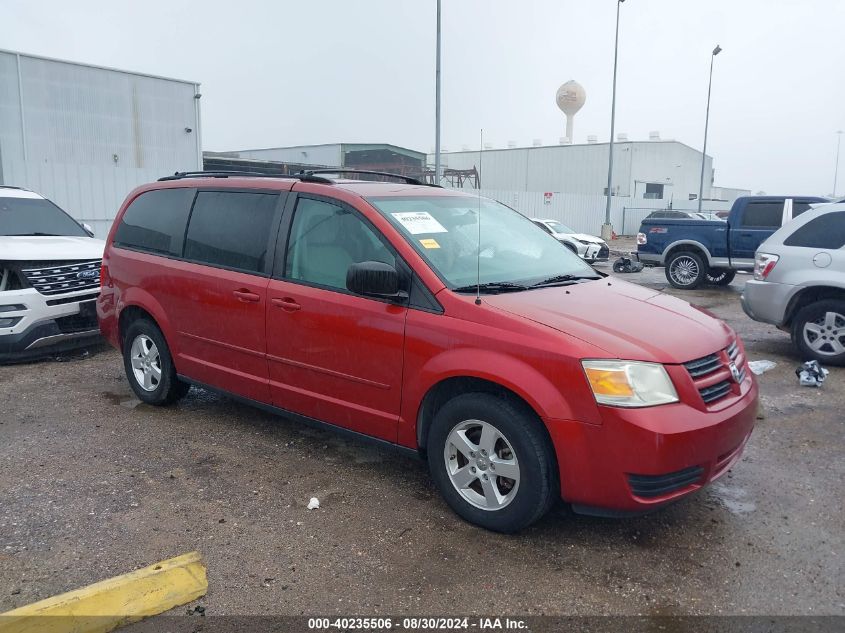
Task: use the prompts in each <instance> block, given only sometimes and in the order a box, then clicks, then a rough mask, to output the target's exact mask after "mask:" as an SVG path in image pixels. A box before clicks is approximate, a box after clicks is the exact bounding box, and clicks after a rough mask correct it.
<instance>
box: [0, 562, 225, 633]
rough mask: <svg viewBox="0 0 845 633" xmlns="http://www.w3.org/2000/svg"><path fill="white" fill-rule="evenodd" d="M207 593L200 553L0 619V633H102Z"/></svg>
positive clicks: (102, 583) (48, 599)
mask: <svg viewBox="0 0 845 633" xmlns="http://www.w3.org/2000/svg"><path fill="white" fill-rule="evenodd" d="M206 591H208V580H207V579H206V575H205V564H204V563H203V561H202V556H200V554H199V552H190V553H189V554H183V555H182V556H177V557H176V558H170V559H168V560H165V561H162V562H160V563H156V564H155V565H150V566H149V567H144V568H143V569H138V570H136V571H132V572H129V573H128V574H123V575H122V576H116V577H115V578H109V579H108V580H103V581H101V582H97V583H94V584H93V585H88V586H87V587H83V588H82V589H76V590H74V591H69V592H68V593H63V594H61V595H58V596H53V597H52V598H47V599H45V600H41V601H39V602H34V603H32V604H28V605H26V606H23V607H19V608H17V609H12V610H11V611H7V612H6V613H2V614H0V633H36V632H37V633H105V632H106V631H111V630H113V629H116V628H117V627H119V626H122V625H124V624H129V623H131V622H137V621H138V620H141V619H143V618H146V617H149V616H151V615H156V614H158V613H163V612H164V611H167V610H168V609H172V608H173V607H176V606H179V605H180V604H186V603H188V602H190V601H191V600H196V599H197V598H199V597H200V596H204V595H205V592H206Z"/></svg>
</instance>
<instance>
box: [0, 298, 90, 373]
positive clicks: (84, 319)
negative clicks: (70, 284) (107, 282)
mask: <svg viewBox="0 0 845 633" xmlns="http://www.w3.org/2000/svg"><path fill="white" fill-rule="evenodd" d="M97 294H98V293H97V292H94V293H91V292H90V291H88V292H84V293H77V294H73V295H62V296H54V297H47V296H44V295H42V294H40V293H39V292H38V291H36V290H33V289H26V290H16V291H6V292H3V293H0V307H3V308H4V309H3V310H2V311H0V318H4V319H13V320H14V325H13V326H11V327H0V362H8V361H21V360H28V359H30V358H35V357H38V356H42V355H44V354H46V353H51V352H57V351H65V350H68V349H74V348H77V347H81V346H84V345H89V344H91V343H96V342H97V341H98V340H100V329H99V326H98V324H97V315H96V312H95V309H94V304H95V301H96V298H97ZM10 308H11V309H10Z"/></svg>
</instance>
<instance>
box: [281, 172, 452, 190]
mask: <svg viewBox="0 0 845 633" xmlns="http://www.w3.org/2000/svg"><path fill="white" fill-rule="evenodd" d="M315 174H365V175H368V176H384V177H386V178H396V179H398V180H401V181H403V182H404V183H405V184H406V185H421V186H423V187H439V186H440V185H434V184H430V183H426V182H422V181H421V180H418V179H417V178H413V177H411V176H403V175H402V174H391V173H390V172H387V171H370V170H368V169H344V168H342V167H341V168H338V169H330V168H326V169H308V170H303V171H300V172H298V173H297V174H295V175H296V176H299V175H306V176H313V175H315Z"/></svg>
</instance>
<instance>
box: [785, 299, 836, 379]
mask: <svg viewBox="0 0 845 633" xmlns="http://www.w3.org/2000/svg"><path fill="white" fill-rule="evenodd" d="M792 342H793V344H794V345H795V346H796V347H797V348H798V350H799V351H800V352H801V356H802V359H810V360H817V361H819V362H820V363H821V364H822V365H836V366H837V367H842V366H845V301H841V300H839V299H826V300H824V301H816V302H815V303H811V304H810V305H807V306H804V307H803V308H801V310H799V311H798V314H796V315H795V318H794V319H793V320H792Z"/></svg>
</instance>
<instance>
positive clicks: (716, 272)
mask: <svg viewBox="0 0 845 633" xmlns="http://www.w3.org/2000/svg"><path fill="white" fill-rule="evenodd" d="M734 277H736V271H735V270H731V269H729V268H711V269H710V272H708V273H707V283H708V284H711V285H713V286H730V285H731V282H732V281H733V280H734Z"/></svg>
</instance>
